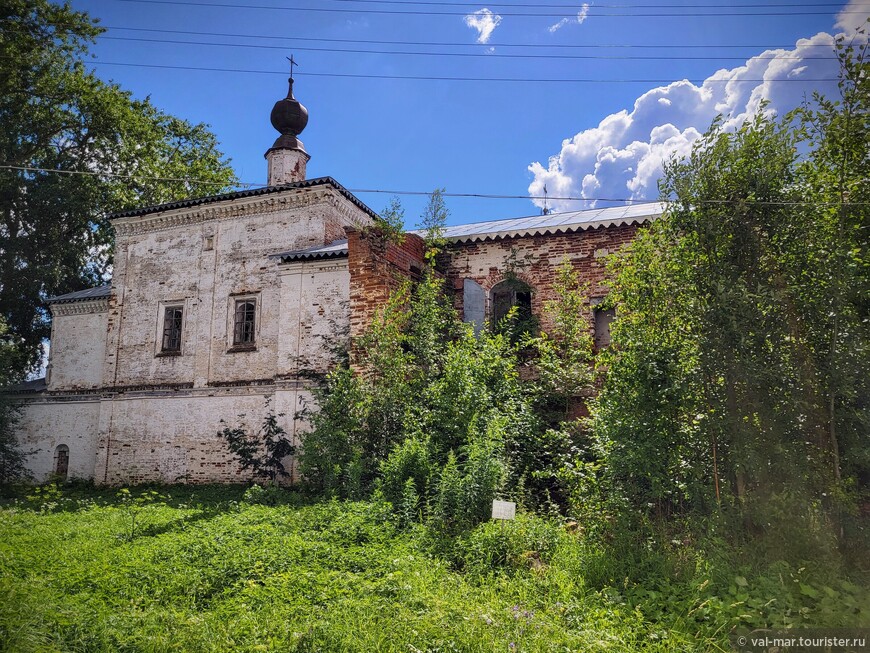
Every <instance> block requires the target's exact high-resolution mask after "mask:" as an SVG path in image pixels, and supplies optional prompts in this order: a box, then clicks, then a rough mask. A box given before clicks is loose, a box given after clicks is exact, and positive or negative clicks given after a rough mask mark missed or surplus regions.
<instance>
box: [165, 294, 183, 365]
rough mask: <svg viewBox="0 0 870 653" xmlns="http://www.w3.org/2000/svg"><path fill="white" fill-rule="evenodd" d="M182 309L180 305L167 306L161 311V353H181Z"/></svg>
mask: <svg viewBox="0 0 870 653" xmlns="http://www.w3.org/2000/svg"><path fill="white" fill-rule="evenodd" d="M183 314H184V311H183V309H182V307H181V306H167V307H166V309H165V311H164V313H163V342H162V345H161V347H160V351H161V352H162V353H181V324H182V316H183Z"/></svg>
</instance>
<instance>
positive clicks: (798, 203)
mask: <svg viewBox="0 0 870 653" xmlns="http://www.w3.org/2000/svg"><path fill="white" fill-rule="evenodd" d="M0 170H20V171H25V172H46V173H53V174H65V175H89V176H94V177H116V178H121V179H140V180H145V181H182V182H185V183H189V184H197V183H199V184H214V185H220V186H223V185H224V184H221V183H220V182H215V181H206V180H197V179H180V178H174V177H148V176H140V175H122V174H117V173H111V172H99V171H95V170H63V169H57V168H37V167H32V166H14V165H0ZM237 186H241V187H244V188H263V187H265V186H266V184H255V183H247V182H239V183H238V184H237ZM347 190H348V191H349V192H351V193H377V194H383V195H414V196H428V195H431V194H432V192H431V191H422V190H385V189H380V188H378V189H375V188H348V189H347ZM442 195H443V196H444V197H456V198H474V199H502V200H544V199H547V200H550V201H560V202H622V203H625V204H656V203H660V200H637V199H634V198H624V197H623V198H615V197H552V196H545V195H503V194H492V193H447V192H444V193H442ZM702 203H703V204H756V205H761V206H841V205H843V206H870V202H801V201H776V202H773V201H763V200H748V201H744V200H703V201H702Z"/></svg>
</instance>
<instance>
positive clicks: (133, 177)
mask: <svg viewBox="0 0 870 653" xmlns="http://www.w3.org/2000/svg"><path fill="white" fill-rule="evenodd" d="M0 170H20V171H22V172H49V173H53V174H58V175H81V176H85V177H111V178H114V179H129V180H140V181H180V182H183V183H185V184H207V185H212V186H221V187H224V186H226V185H227V184H225V183H223V182H220V181H209V180H205V179H190V178H189V177H149V176H147V175H125V174H121V173H118V172H100V171H98V170H65V169H61V168H36V167H32V166H13V165H0ZM263 185H264V184H249V183H246V182H238V183H236V184H235V186H237V187H239V188H245V189H247V188H251V187H253V186H263Z"/></svg>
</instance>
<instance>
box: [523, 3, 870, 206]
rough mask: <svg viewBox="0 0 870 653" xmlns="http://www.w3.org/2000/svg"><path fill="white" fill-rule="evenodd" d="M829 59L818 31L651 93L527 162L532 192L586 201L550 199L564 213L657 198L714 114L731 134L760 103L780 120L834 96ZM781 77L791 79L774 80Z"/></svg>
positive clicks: (830, 41)
mask: <svg viewBox="0 0 870 653" xmlns="http://www.w3.org/2000/svg"><path fill="white" fill-rule="evenodd" d="M862 1H863V0H852V2H851V3H850V5H851V4H855V5H858V3H859V2H862ZM842 15H843V14H841V15H840V16H841V17H842ZM848 15H849V16H853V14H848ZM864 18H865V19H866V12H865V15H864ZM839 20H841V19H839ZM852 22H854V21H852ZM842 24H843V23H842V20H841V22H838V25H842ZM846 34H847V35H851V34H854V31H852V30H848V29H847V30H846ZM833 54H834V37H833V36H832V35H830V34H826V33H824V32H821V33H819V34H816V35H815V36H813V37H812V38H808V39H800V40H798V41H797V43H796V44H795V47H794V49H778V50H767V51H765V52H763V53H761V54H760V55H758V56H756V57H752V58H751V59H749V60H748V61H746V63H745V64H743V65H741V66H737V67H736V68H731V69H721V70H718V71H716V72H715V73H713V74H712V75H710V76H709V77H708V78H707V79H705V80H704V81H703V82H702V83H700V84H695V83H692V82H690V81H687V80H682V81H675V82H672V83H670V84H668V85H667V86H660V87H658V88H653V89H651V90H649V91H647V92H646V93H644V94H643V95H641V96H640V97H639V98H637V100H635V102H634V106H633V107H632V108H631V109H630V110H627V109H626V110H623V111H619V112H618V113H614V114H611V115H609V116H607V117H606V118H604V119H603V120H602V121H601V122H600V123H598V125H597V126H594V127H590V128H588V129H584V130H583V131H580V132H578V133H576V134H574V135H573V136H571V137H570V138H566V139H565V140H564V141H562V146H561V149H560V150H559V152H558V153H556V154H554V155H552V156H551V157H550V158H549V160H548V161H547V162H546V163H545V164H543V163H541V162H534V163H532V164H531V165H530V166H529V168H528V169H529V171H530V172H531V173H532V175H533V177H534V179H533V181H532V182H531V184H530V185H529V193H530V194H531V195H543V191H544V185H545V184H546V186H547V190H548V191H549V195H550V197H554V196H555V197H582V198H586V201H585V202H583V203H582V206H581V203H579V202H576V201H574V202H570V201H569V202H564V201H563V202H559V201H555V202H554V201H553V200H550V205H551V206H552V207H553V208H555V209H556V210H563V211H564V210H572V209H578V208H594V207H596V206H607V205H608V203H607V202H603V201H601V200H602V199H607V198H612V199H632V200H638V201H643V200H654V199H656V198H657V197H658V186H657V184H658V180H659V178H660V177H661V175H662V165H663V163H664V162H665V161H667V160H668V159H669V158H670V157H671V156H674V155H676V156H678V157H679V156H682V155H685V154H688V153H689V152H690V151H691V147H692V144H693V143H694V141H695V140H696V139H697V138H698V137H699V136H700V135H701V134H702V133H703V132H704V131H706V130H707V128H708V127H709V126H710V123H711V122H712V121H713V119H714V118H715V117H716V116H717V115H719V114H721V115H722V116H724V125H725V128H726V129H735V128H736V127H738V126H739V125H740V124H741V123H742V122H743V121H744V120H746V119H747V118H749V117H751V116H752V115H754V114H755V113H756V112H757V111H758V110H759V108H760V107H761V106H762V103H763V102H765V101H766V102H768V105H767V108H766V109H765V110H766V111H767V112H769V113H777V114H782V113H785V112H787V111H789V110H791V109H794V108H795V107H797V106H799V105H800V104H801V103H802V102H803V101H804V100H805V99H806V98H808V97H809V96H811V94H812V92H813V91H819V92H821V93H823V94H825V95H827V96H829V97H833V96H835V95H836V93H837V86H836V78H837V73H838V69H839V66H838V63H837V60H836V58H835V57H834V56H833ZM783 79H785V80H789V81H779V82H778V81H775V80H783ZM818 80H828V81H818ZM536 203H537V204H541V202H536Z"/></svg>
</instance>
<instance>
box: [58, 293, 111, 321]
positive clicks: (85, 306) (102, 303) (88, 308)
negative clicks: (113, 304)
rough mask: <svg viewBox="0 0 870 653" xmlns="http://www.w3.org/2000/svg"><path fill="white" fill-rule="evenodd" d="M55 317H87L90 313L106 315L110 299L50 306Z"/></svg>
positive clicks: (101, 298) (104, 298)
mask: <svg viewBox="0 0 870 653" xmlns="http://www.w3.org/2000/svg"><path fill="white" fill-rule="evenodd" d="M50 307H51V314H52V316H53V317H59V316H66V315H87V314H89V313H105V312H107V311H108V310H109V298H108V297H100V298H99V299H86V300H82V301H73V302H63V303H58V304H50Z"/></svg>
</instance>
